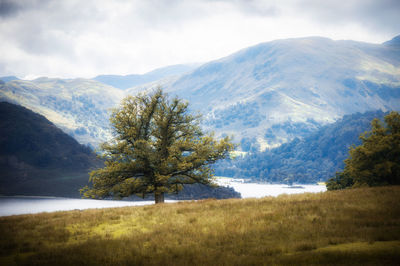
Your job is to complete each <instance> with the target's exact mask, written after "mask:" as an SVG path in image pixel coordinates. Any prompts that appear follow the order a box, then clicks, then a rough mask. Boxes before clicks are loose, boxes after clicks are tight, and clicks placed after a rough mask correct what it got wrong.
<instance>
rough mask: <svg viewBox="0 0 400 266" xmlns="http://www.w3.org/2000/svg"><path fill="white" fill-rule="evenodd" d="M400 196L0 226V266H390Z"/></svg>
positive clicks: (17, 220) (202, 207)
mask: <svg viewBox="0 0 400 266" xmlns="http://www.w3.org/2000/svg"><path fill="white" fill-rule="evenodd" d="M399 195H400V187H380V188H360V189H352V190H344V191H333V192H325V193H319V194H302V195H290V196H289V195H282V196H280V197H277V198H273V197H267V198H263V199H244V200H240V199H232V200H219V201H217V200H205V201H198V202H181V203H174V204H162V205H152V206H143V207H124V208H114V209H98V210H86V211H69V212H56V213H43V214H36V215H21V216H11V217H3V218H0V234H1V236H2V237H1V239H0V265H15V264H18V265H263V264H265V265H270V264H277V265H281V264H284V265H285V264H291V265H310V264H325V265H326V264H332V265H336V264H349V265H350V264H351V265H354V264H358V265H378V264H384V265H390V264H393V265H396V264H398V263H399V261H400V205H399V199H400V196H399Z"/></svg>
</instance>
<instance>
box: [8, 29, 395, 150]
mask: <svg viewBox="0 0 400 266" xmlns="http://www.w3.org/2000/svg"><path fill="white" fill-rule="evenodd" d="M171 73H172V74H171ZM158 78H160V79H158ZM95 79H97V80H102V82H104V83H108V84H114V86H117V87H120V88H116V87H114V86H110V85H106V84H104V83H102V82H99V81H97V80H90V79H48V78H40V79H36V80H33V81H23V80H12V81H9V82H6V83H4V84H0V98H1V99H3V100H6V101H10V102H16V103H19V104H21V105H23V106H26V107H28V108H30V109H32V110H34V111H35V112H38V113H40V114H42V115H44V116H46V117H47V118H48V119H49V120H50V121H52V122H53V123H55V124H56V125H57V126H59V127H60V128H62V129H63V130H64V131H65V132H67V133H68V134H70V135H72V136H73V137H75V138H76V139H77V140H78V141H79V142H80V143H85V144H91V145H92V146H96V145H97V144H98V143H99V142H101V141H104V140H106V139H109V138H110V137H111V133H110V131H109V125H108V117H109V114H110V112H109V110H110V108H112V107H115V106H116V105H117V104H118V103H119V102H120V100H121V99H122V97H124V96H125V95H127V94H132V95H135V94H137V93H138V92H141V91H146V90H151V89H153V88H155V87H157V86H161V87H163V88H164V89H165V90H166V91H167V92H168V93H170V95H171V96H174V95H177V96H179V97H181V98H183V99H186V100H189V102H190V106H191V108H192V110H193V111H199V112H201V113H202V114H203V115H204V121H203V126H204V128H205V129H206V130H210V131H215V132H216V133H217V135H220V136H221V135H234V136H235V142H237V143H240V144H241V146H240V147H239V149H241V150H243V151H256V150H264V149H266V148H273V147H277V146H279V145H281V144H282V143H286V142H289V141H291V140H293V139H294V138H296V137H299V138H302V137H304V136H307V135H308V134H310V133H312V132H315V131H316V130H318V129H319V128H321V127H322V126H324V125H326V124H329V123H332V122H334V121H336V120H337V119H339V118H341V117H343V115H346V114H352V113H356V112H360V113H363V112H366V111H372V110H383V111H389V110H399V109H400V45H399V36H397V37H395V38H393V39H392V40H390V41H388V42H385V43H384V44H369V43H362V42H356V41H333V40H330V39H328V38H322V37H308V38H296V39H285V40H276V41H272V42H267V43H261V44H259V45H256V46H253V47H249V48H246V49H243V50H241V51H238V52H237V53H234V54H232V55H230V56H228V57H225V58H221V59H218V60H215V61H211V62H209V63H206V64H203V65H200V66H194V67H193V68H190V67H189V68H186V66H171V67H167V68H164V69H159V70H155V71H153V72H150V73H148V74H146V75H142V76H140V75H128V76H98V77H96V78H95ZM137 82H139V83H143V82H149V83H146V84H141V85H137V86H134V87H132V88H128V87H130V86H131V85H132V84H139V83H137ZM126 88H128V89H126ZM123 89H124V90H123Z"/></svg>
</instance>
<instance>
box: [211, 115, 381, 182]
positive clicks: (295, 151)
mask: <svg viewBox="0 0 400 266" xmlns="http://www.w3.org/2000/svg"><path fill="white" fill-rule="evenodd" d="M384 115H385V113H383V112H382V111H375V112H367V113H363V114H360V113H357V114H352V115H346V116H344V117H343V118H342V119H340V120H339V121H337V122H335V123H333V124H329V125H326V126H323V127H321V128H320V129H319V130H317V131H314V132H313V133H311V134H309V135H308V136H306V137H304V138H302V139H299V138H297V139H295V140H293V141H291V142H289V143H286V144H283V145H281V146H280V147H278V148H274V149H270V150H266V151H264V152H257V151H255V152H254V151H253V152H252V153H249V155H247V156H245V157H243V158H236V159H234V160H229V159H226V160H223V161H220V162H218V163H217V164H216V166H215V170H216V175H221V176H230V177H241V178H243V177H247V178H251V179H253V180H255V181H261V182H277V183H282V182H296V183H316V182H319V181H326V180H327V179H329V178H331V177H332V176H334V175H335V172H337V171H341V170H343V167H344V163H343V161H344V160H345V159H346V158H347V156H348V150H349V148H350V147H351V145H353V144H355V145H358V144H360V143H361V141H360V140H359V138H358V136H359V135H360V134H361V133H362V132H365V131H367V130H369V129H370V123H371V120H372V119H374V118H375V117H378V118H383V117H384Z"/></svg>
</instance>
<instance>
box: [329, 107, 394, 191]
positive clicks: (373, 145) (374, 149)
mask: <svg viewBox="0 0 400 266" xmlns="http://www.w3.org/2000/svg"><path fill="white" fill-rule="evenodd" d="M371 125H372V130H371V131H369V132H365V133H364V134H362V135H361V136H360V139H361V141H362V144H361V145H359V146H357V147H352V148H351V149H350V151H349V154H350V156H349V158H348V159H346V160H345V161H344V162H345V167H344V170H343V172H339V173H336V177H334V178H331V179H329V180H328V182H327V188H328V190H335V189H343V188H346V187H357V186H364V185H367V186H379V185H398V184H400V114H399V113H398V112H394V111H393V112H391V113H390V114H388V115H386V116H385V123H382V122H381V121H379V119H376V118H375V119H374V120H372V122H371Z"/></svg>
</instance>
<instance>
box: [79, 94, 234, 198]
mask: <svg viewBox="0 0 400 266" xmlns="http://www.w3.org/2000/svg"><path fill="white" fill-rule="evenodd" d="M199 118H200V117H199V116H195V115H191V114H189V113H188V103H185V102H183V101H182V100H180V99H178V98H174V99H172V100H170V99H168V97H167V95H166V94H165V93H163V91H162V90H161V89H158V90H156V91H154V92H153V93H151V94H140V95H138V96H135V97H133V96H128V97H126V98H125V99H124V100H123V101H122V103H121V106H120V107H119V108H117V109H115V110H114V111H113V113H112V115H111V118H110V122H111V125H112V128H113V131H114V134H115V140H114V141H112V142H108V143H104V144H103V145H102V150H103V151H104V153H103V156H102V157H103V158H104V159H105V167H104V168H101V169H98V170H95V171H92V172H91V173H90V179H89V180H90V182H91V183H92V186H91V187H85V188H83V189H82V193H83V194H84V196H85V197H90V198H104V197H108V196H112V197H114V198H122V197H127V196H130V195H133V194H136V195H140V196H143V197H144V196H145V195H147V194H154V197H155V202H156V203H160V202H163V201H164V193H171V192H176V193H177V192H178V191H179V190H181V189H182V187H183V185H184V184H194V183H200V184H207V185H208V184H211V182H212V180H211V177H212V170H211V169H210V168H209V165H210V164H213V163H215V162H216V161H217V160H219V159H222V158H225V157H226V156H227V155H228V153H229V151H231V150H233V148H234V145H233V144H232V143H231V142H230V138H229V137H226V138H224V139H222V140H219V141H217V140H215V139H214V137H213V136H212V135H205V134H204V133H203V132H202V130H201V129H200V126H199Z"/></svg>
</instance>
